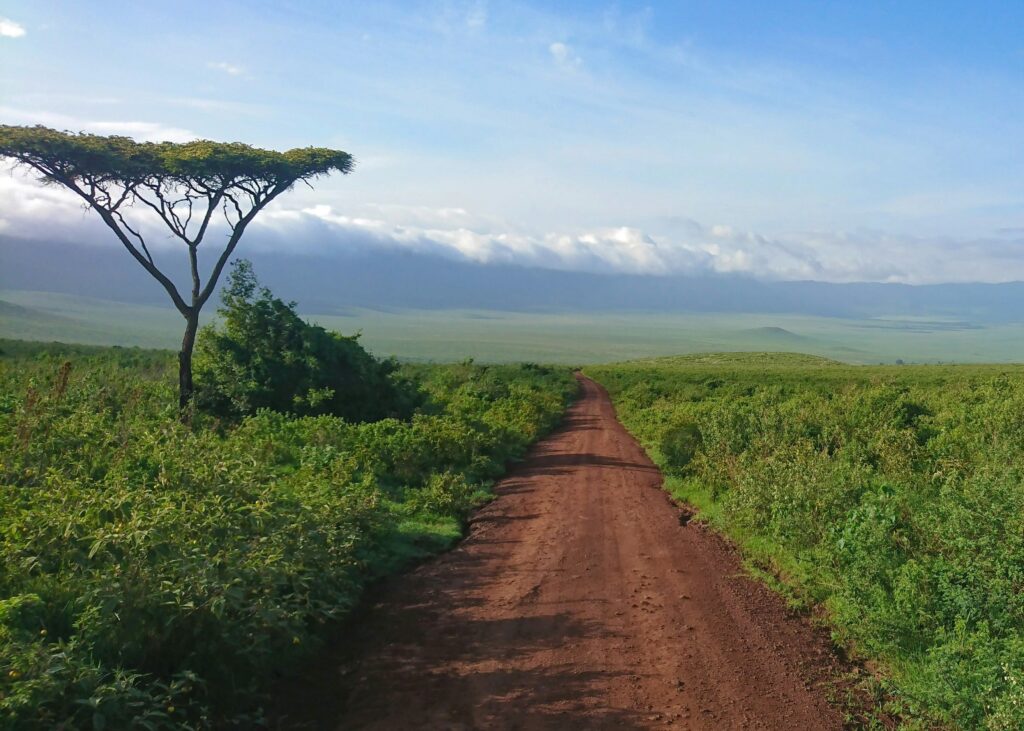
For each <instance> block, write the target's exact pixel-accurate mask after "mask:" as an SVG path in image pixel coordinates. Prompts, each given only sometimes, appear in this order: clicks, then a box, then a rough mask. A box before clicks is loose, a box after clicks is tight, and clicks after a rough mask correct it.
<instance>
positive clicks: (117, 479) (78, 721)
mask: <svg viewBox="0 0 1024 731" xmlns="http://www.w3.org/2000/svg"><path fill="white" fill-rule="evenodd" d="M259 299H260V296H259V295H257V296H255V297H250V300H251V301H254V302H255V301H258V300H259ZM271 299H272V298H271ZM264 300H266V298H264ZM267 301H269V300H267ZM271 304H272V303H271ZM292 324H295V323H292ZM223 332H224V331H223V330H222V331H221V333H222V334H223ZM307 334H308V333H307ZM301 340H302V338H301V337H300V338H299V341H301ZM314 345H315V348H314V350H315V352H316V354H321V355H322V354H323V353H324V352H327V353H328V355H330V354H331V353H332V352H334V351H332V348H334V346H336V345H337V346H339V347H341V348H342V349H344V350H345V352H346V353H347V355H349V356H352V362H355V363H356V364H357V365H360V366H361V367H365V368H371V369H372V368H374V367H375V366H373V364H371V363H369V362H367V361H365V360H360V359H361V358H362V356H361V355H359V354H358V353H355V351H354V350H353V349H352V348H350V347H349V345H350V343H347V342H340V343H339V342H334V343H333V344H332V343H328V344H327V345H324V344H323V343H322V342H320V343H318V344H314ZM316 348H319V350H316ZM0 352H2V353H3V355H2V356H0V493H2V494H0V673H2V674H0V727H3V728H13V729H54V728H76V729H78V728H81V729H104V728H105V729H131V728H142V729H164V728H176V729H192V728H208V727H212V726H217V727H226V726H231V725H235V726H237V727H241V728H249V727H252V726H254V725H257V724H258V723H259V720H260V718H259V710H258V709H259V705H260V698H261V692H262V691H263V690H264V689H265V688H266V685H267V682H268V680H269V679H271V678H273V677H274V675H275V673H279V672H282V671H284V670H286V669H287V668H288V667H289V666H292V665H294V663H295V662H296V661H297V660H298V659H300V658H301V657H303V656H305V655H306V654H307V653H309V652H310V651H311V650H312V649H313V648H315V647H316V645H317V642H318V640H319V639H320V638H322V637H323V636H324V633H325V631H326V628H327V627H329V626H331V624H332V623H333V622H334V621H335V620H337V619H338V618H340V617H342V616H344V615H345V613H346V612H347V611H349V610H350V609H351V608H352V607H353V606H354V604H355V603H356V602H357V601H358V599H359V595H360V590H361V588H362V587H363V586H364V585H365V584H366V583H367V582H368V581H370V580H372V579H373V578H374V577H377V576H380V575H382V574H385V573H388V572H391V571H395V570H397V569H399V568H401V567H403V566H406V565H408V564H409V562H410V561H413V560H416V559H417V558H420V557H423V556H425V555H428V554H429V553H432V552H435V551H437V550H440V549H442V548H444V547H445V546H447V545H449V544H450V543H451V542H452V541H453V540H455V539H456V538H457V537H458V536H459V535H460V532H461V528H462V525H463V522H464V519H465V517H466V515H467V513H468V511H469V510H470V509H471V507H472V506H473V505H475V504H477V503H478V502H479V501H480V500H482V499H485V498H486V495H487V491H488V488H489V486H490V484H491V480H493V479H494V478H495V477H496V476H498V475H499V474H500V473H501V472H502V471H503V468H504V465H505V463H506V461H507V460H510V459H515V458H517V457H519V456H521V455H522V454H523V452H524V450H525V449H526V447H527V445H528V444H529V443H530V442H532V441H533V440H535V439H537V438H538V437H539V436H541V435H542V434H543V433H544V432H545V431H546V430H548V429H550V428H551V427H552V426H553V425H554V424H555V423H556V422H557V420H558V419H559V418H560V416H561V414H562V412H563V410H564V407H565V405H566V404H567V402H568V400H569V399H571V397H572V394H573V393H574V392H575V383H574V381H573V379H572V377H571V374H570V373H569V371H568V370H564V369H562V370H551V369H547V368H543V367H535V366H492V367H487V366H478V365H474V364H472V363H463V364H459V365H450V366H425V365H424V366H403V367H400V368H399V367H395V366H393V365H392V366H388V368H387V369H386V372H384V371H375V372H374V373H373V374H372V378H380V379H386V380H387V383H386V384H379V385H381V393H384V394H386V397H387V399H388V401H387V402H386V403H387V404H390V405H389V406H388V407H387V408H383V407H382V408H381V409H380V410H378V411H377V412H374V411H373V409H372V408H370V406H369V405H366V408H364V409H362V410H361V411H359V412H358V413H353V414H348V415H347V416H349V418H348V419H345V418H341V417H338V416H334V415H331V414H329V413H323V411H322V410H320V411H318V407H317V406H314V405H311V402H310V401H309V399H308V398H307V399H304V400H295V399H293V400H292V401H291V404H293V405H294V408H291V409H288V408H281V409H280V410H271V409H269V408H258V406H259V405H260V403H261V402H256V401H252V402H250V405H251V406H252V408H244V409H243V408H234V407H232V408H229V409H227V410H226V413H223V414H218V413H213V414H211V413H206V412H204V411H198V412H197V413H196V414H195V415H194V417H193V420H192V423H191V424H190V425H187V426H186V425H183V424H182V423H181V422H180V421H179V419H178V413H177V403H176V398H175V387H176V380H175V375H176V373H175V372H176V364H175V363H174V359H173V356H172V355H170V354H168V353H165V352H159V351H148V352H147V351H138V350H128V349H118V348H113V349H96V348H93V349H90V348H82V347H64V346H57V345H51V346H41V345H26V344H19V343H13V342H9V341H8V342H2V343H0ZM278 352H279V351H278ZM300 352H302V351H301V349H300ZM307 355H308V352H307ZM331 357H333V356H331ZM327 362H328V363H333V364H335V365H336V364H337V362H338V361H337V360H333V361H332V360H331V358H330V357H328V358H327ZM236 363H237V361H236ZM250 372H255V371H252V370H250ZM306 373H307V375H309V373H310V372H309V371H307V372H306ZM309 383H310V381H309V380H308V379H307V380H306V381H301V382H300V384H299V385H300V386H301V387H302V389H304V390H303V395H306V394H308V393H309V391H310V388H311V387H310V386H309ZM312 388H313V390H317V389H322V388H328V389H332V388H333V387H332V386H331V385H330V384H328V385H327V386H322V385H319V384H315V383H314V385H313V387H312ZM389 389H390V390H389ZM333 390H334V391H335V393H341V391H342V390H341V389H333ZM335 393H332V394H330V398H325V399H323V400H322V401H320V402H319V403H320V404H323V403H326V402H329V401H330V400H331V399H333V398H334V395H335ZM346 393H348V395H350V396H351V398H353V399H356V398H359V397H362V396H363V395H365V394H362V393H361V392H359V391H358V390H355V391H351V392H346ZM353 394H354V395H353ZM396 394H399V395H402V398H403V399H405V400H404V401H402V403H401V405H400V407H395V408H392V406H393V405H394V403H396V402H395V400H394V398H395V396H396ZM366 398H367V399H369V398H370V397H369V396H366ZM399 400H401V399H399ZM382 403H383V400H382ZM339 408H341V409H344V404H341V405H340V406H339ZM300 413H301V414H305V415H297V414H300ZM388 413H394V414H395V415H396V416H398V417H399V418H394V417H391V416H387V414H388ZM381 416H384V417H386V418H379V417H381ZM357 417H358V418H359V419H370V418H372V419H373V420H362V421H357V420H355V419H356V418H357Z"/></svg>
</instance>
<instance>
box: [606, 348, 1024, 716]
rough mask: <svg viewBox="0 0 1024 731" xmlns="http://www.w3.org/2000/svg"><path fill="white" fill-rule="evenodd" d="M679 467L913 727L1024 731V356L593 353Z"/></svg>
mask: <svg viewBox="0 0 1024 731" xmlns="http://www.w3.org/2000/svg"><path fill="white" fill-rule="evenodd" d="M586 371H587V373H588V374H589V375H592V376H593V377H595V378H596V379H598V380H599V381H601V382H602V383H603V384H605V385H606V386H607V388H608V389H609V392H610V393H611V395H612V397H613V400H614V402H615V405H616V408H617V410H618V413H619V416H620V418H621V419H622V421H623V423H624V424H625V425H626V426H627V428H628V429H629V430H630V431H631V432H632V433H633V434H635V435H636V436H637V438H638V439H639V440H640V441H641V442H642V443H643V444H644V446H645V447H646V448H647V450H648V451H649V453H650V454H651V456H652V457H653V458H654V459H655V461H656V462H658V464H659V465H660V466H661V467H662V469H663V470H664V472H665V473H666V476H667V487H668V489H669V490H671V491H672V492H673V493H674V494H675V495H677V496H678V497H680V498H682V499H685V500H687V501H689V502H691V503H694V504H696V505H697V506H698V507H699V508H700V511H701V516H702V518H703V519H704V520H707V521H709V522H710V523H712V524H713V525H715V526H716V527H717V528H719V529H720V530H722V531H724V532H725V533H727V534H728V535H730V536H731V537H732V538H733V539H734V540H736V541H737V542H738V543H739V544H740V546H741V547H742V548H743V549H744V553H745V555H746V556H748V557H749V559H750V562H751V565H752V566H753V567H754V568H755V569H757V570H760V571H761V572H762V574H763V575H764V576H766V577H767V578H769V579H770V580H771V581H773V582H774V583H775V584H776V586H777V587H779V588H780V589H782V590H783V591H785V592H787V593H788V594H789V596H790V597H791V599H792V601H793V602H794V603H795V604H797V605H803V606H804V607H808V608H809V607H822V608H824V611H825V616H826V617H827V620H828V621H829V623H830V624H831V626H832V628H833V631H834V634H835V636H836V639H837V640H838V642H839V643H840V644H842V645H845V646H848V647H851V648H853V651H854V652H855V653H857V654H859V655H860V656H861V657H863V658H865V659H868V660H871V661H872V662H874V663H876V664H879V665H881V666H883V667H884V668H885V669H886V672H885V673H884V674H883V675H884V677H885V678H886V680H885V681H883V684H884V685H886V686H887V687H888V690H889V691H890V693H891V694H892V695H891V696H890V697H891V698H892V699H894V700H893V702H892V703H891V704H890V705H888V706H886V707H885V708H884V709H883V715H884V713H896V714H897V715H900V716H902V717H903V718H904V720H905V722H906V724H907V726H908V727H911V728H931V727H933V724H938V725H939V726H942V727H953V728H963V729H982V728H987V729H992V730H996V729H999V730H1005V731H1009V730H1010V729H1020V728H1024V419H1022V414H1024V367H1021V366H1006V365H984V366H983V365H957V366H950V365H942V366H938V365H931V366H849V365H844V364H840V363H837V362H835V361H830V360H825V359H821V358H814V357H809V356H803V355H795V354H773V353H760V354H757V353H753V354H717V355H703V356H690V357H685V356H684V357H673V358H659V359H651V360H644V361H637V362H632V363H620V364H614V365H608V366H595V367H588V368H587V369H586Z"/></svg>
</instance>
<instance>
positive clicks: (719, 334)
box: [0, 290, 1024, 364]
mask: <svg viewBox="0 0 1024 731" xmlns="http://www.w3.org/2000/svg"><path fill="white" fill-rule="evenodd" d="M305 316H306V317H307V318H308V319H310V320H312V321H315V322H317V323H319V324H321V325H323V326H324V327H326V328H328V329H332V330H337V331H340V332H343V333H346V334H348V333H353V332H357V331H360V330H361V331H363V332H364V333H365V335H364V337H363V344H364V345H365V346H366V347H367V348H368V349H370V350H371V351H373V352H374V353H376V354H378V355H382V356H390V355H394V356H397V357H399V358H400V359H403V360H413V361H434V362H448V361H452V360H460V359H464V358H475V359H476V360H478V361H481V362H512V361H534V362H543V363H566V364H577V363H607V362H611V361H618V360H629V359H634V358H643V357H650V356H658V355H671V354H677V353H705V352H721V351H777V352H800V353H808V354H812V355H820V356H825V357H829V358H834V359H836V360H841V361H844V362H848V363H882V362H884V363H892V362H895V361H896V360H897V359H900V360H904V361H906V362H922V363H934V362H939V361H943V362H967V363H970V362H1024V325H1021V324H1011V325H986V326H982V325H978V324H973V323H970V322H962V321H955V320H949V319H934V320H923V319H921V318H901V317H899V316H896V315H894V316H893V317H889V318H877V319H872V320H851V319H840V318H827V317H810V316H803V315H757V314H749V315H748V314H722V315H709V314H664V313H621V312H607V313H567V312H532V313H524V312H500V311H485V310H395V311H380V310H366V309H352V310H348V311H345V312H343V313H340V314H339V313H335V314H329V315H328V314H317V313H306V314H305ZM182 327H183V326H182V320H181V317H180V316H179V315H178V314H177V313H176V312H174V311H173V310H171V309H169V308H166V307H155V306H146V305H133V304H124V303H118V302H109V301H105V300H96V299H89V298H82V297H74V296H71V295H55V294H51V293H45V292H24V291H18V290H3V291H0V337H8V338H23V339H28V340H44V341H50V340H57V341H63V342H76V343H90V344H96V345H127V346H131V345H137V346H141V347H161V348H173V347H175V346H177V344H178V343H179V342H180V339H181V331H182Z"/></svg>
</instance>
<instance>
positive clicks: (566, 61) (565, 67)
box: [548, 41, 583, 71]
mask: <svg viewBox="0 0 1024 731" xmlns="http://www.w3.org/2000/svg"><path fill="white" fill-rule="evenodd" d="M548 53H550V54H551V58H552V59H554V61H555V65H556V66H557V67H558V68H560V69H561V70H562V71H576V70H578V69H579V68H580V67H581V66H583V59H581V58H580V57H579V56H577V55H576V54H575V53H574V52H573V50H572V48H570V47H569V46H567V45H566V44H564V43H562V42H561V41H556V42H555V43H552V44H551V45H550V46H548Z"/></svg>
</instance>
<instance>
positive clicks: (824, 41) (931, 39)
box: [0, 0, 1024, 282]
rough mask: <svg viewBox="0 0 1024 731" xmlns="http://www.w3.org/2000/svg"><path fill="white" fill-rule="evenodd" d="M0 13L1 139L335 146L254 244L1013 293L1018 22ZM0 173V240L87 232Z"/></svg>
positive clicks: (947, 9)
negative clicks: (991, 284) (23, 134)
mask: <svg viewBox="0 0 1024 731" xmlns="http://www.w3.org/2000/svg"><path fill="white" fill-rule="evenodd" d="M0 16H2V17H4V18H6V19H7V22H6V23H0V119H2V120H3V121H5V122H8V123H18V124H29V123H36V122H39V123H43V124H48V125H50V126H56V127H61V128H68V129H76V130H78V129H81V130H89V131H100V132H119V133H124V134H130V135H133V136H136V137H140V138H147V139H157V138H169V139H187V138H190V137H195V136H199V137H209V138H212V139H225V140H227V139H230V140H236V139H237V140H241V141H245V142H250V143H252V144H256V145H260V146H266V147H274V148H287V147H293V146H304V145H308V144H315V145H326V146H335V147H341V148H343V149H346V150H348V151H349V152H352V153H353V154H354V155H355V156H356V158H357V160H358V162H359V164H358V167H357V169H356V172H355V173H354V174H353V175H352V176H350V177H348V178H344V179H331V180H329V181H323V182H322V183H321V184H319V185H318V186H317V188H316V190H315V191H309V190H305V189H303V190H296V191H295V192H294V193H293V194H291V195H290V196H289V197H288V198H286V199H284V200H282V201H281V202H280V204H279V207H278V209H276V210H275V211H274V212H273V215H272V216H270V217H268V219H267V220H266V221H265V222H263V226H264V228H263V231H262V234H261V235H258V236H257V237H256V238H257V239H260V240H261V241H262V243H263V245H277V244H279V243H281V242H285V241H287V242H288V243H289V244H291V245H294V246H299V247H303V246H305V247H327V246H339V247H344V246H354V245H357V244H355V243H353V242H356V241H358V242H360V243H358V245H360V246H367V245H381V246H402V247H409V248H428V249H430V250H432V251H438V252H440V253H445V254H446V255H451V256H457V257H462V258H471V259H476V260H481V261H517V262H521V263H524V264H527V265H537V266H551V267H557V268H580V269H598V270H603V269H610V270H625V271H650V272H653V273H665V272H675V271H694V270H698V271H699V270H709V271H735V272H743V273H748V274H751V275H753V276H759V277H767V278H788V279H825V280H833V281H848V280H877V281H909V282H931V281H954V280H980V281H1002V280H1006V279H1024V256H1022V254H1024V34H1022V33H1021V29H1022V28H1024V3H1021V2H1005V3H1004V2H1000V3H984V2H975V3H966V2H965V3H953V2H909V1H908V2H899V3H868V2H835V3H832V2H829V3H823V2H774V3H763V2H680V3H650V4H627V3H618V4H600V3H537V4H528V3H496V2H491V3H486V2H423V3H395V4H390V3H352V4H347V3H326V2H288V3H283V2H261V1H259V0H257V1H254V2H252V1H251V2H244V3H243V2H209V1H207V2H190V1H185V2H179V3H175V4H165V3H138V2H133V3H127V2H124V3H122V2H103V3H81V2H47V1H46V0H33V1H32V2H27V1H25V2H17V1H15V2H11V1H10V0H7V1H6V2H0ZM4 177H5V179H4V180H3V182H2V183H0V185H2V186H3V190H0V194H3V195H4V199H5V200H6V204H0V205H2V206H3V207H2V208H0V230H4V231H6V232H8V233H15V234H23V233H30V234H31V235H82V236H84V237H85V238H88V236H89V235H92V234H88V235H86V234H80V233H79V228H81V230H82V231H86V230H88V231H92V229H91V228H90V226H91V224H90V223H88V222H86V221H84V220H83V217H82V216H81V214H80V213H72V212H71V208H68V206H72V204H71V203H70V202H68V201H62V200H61V199H60V196H59V195H57V194H56V193H55V192H53V191H46V192H45V194H44V193H40V192H39V191H38V189H37V188H35V187H34V186H32V185H31V184H29V183H27V182H25V181H23V180H20V179H19V178H17V176H15V177H13V178H12V177H11V176H6V175H5V176H4ZM40 195H45V197H44V198H40ZM44 203H45V205H44ZM60 206H64V207H65V208H66V209H67V211H66V215H64V218H63V219H62V218H61V215H60V214H55V213H54V209H55V208H59V207H60ZM72 207H73V206H72ZM4 208H6V209H7V210H6V211H5V210H3V209H4ZM97 235H99V234H98V233H97ZM367 242H369V243H367Z"/></svg>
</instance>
